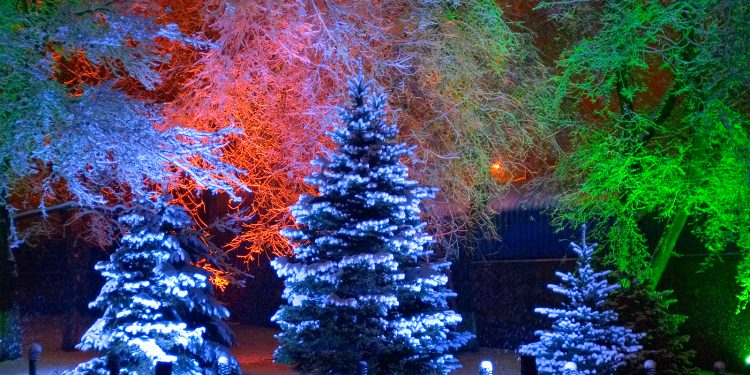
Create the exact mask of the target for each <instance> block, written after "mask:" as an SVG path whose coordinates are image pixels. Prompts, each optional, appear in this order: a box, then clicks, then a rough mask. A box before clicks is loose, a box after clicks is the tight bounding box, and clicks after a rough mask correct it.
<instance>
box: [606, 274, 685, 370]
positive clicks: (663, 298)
mask: <svg viewBox="0 0 750 375" xmlns="http://www.w3.org/2000/svg"><path fill="white" fill-rule="evenodd" d="M670 294H671V291H662V292H657V291H653V290H651V289H650V288H649V287H648V286H647V285H646V284H643V283H641V282H639V281H638V280H637V279H635V278H630V284H629V286H628V287H625V288H621V289H619V290H617V291H615V293H614V294H613V295H612V296H611V298H610V300H609V301H608V302H607V307H609V308H612V309H614V310H615V311H616V312H617V314H618V316H619V322H620V324H622V325H623V326H625V327H627V328H630V329H632V330H633V331H635V332H642V333H643V334H644V335H645V336H644V337H643V338H642V339H641V340H640V343H641V345H643V350H641V351H640V352H638V355H637V356H635V357H634V358H633V359H632V360H629V361H628V362H627V364H626V365H625V366H623V367H621V368H620V369H619V371H618V374H621V375H630V374H642V373H643V363H644V362H645V361H646V360H647V359H651V360H654V361H656V364H657V366H658V372H659V374H663V375H692V374H696V373H697V371H698V369H697V368H696V367H695V366H693V364H692V361H693V357H694V356H695V351H694V350H689V349H688V348H686V346H687V343H688V340H689V339H690V336H688V335H683V334H681V333H680V325H682V323H684V322H685V320H686V319H687V317H686V316H685V315H679V314H672V313H670V312H669V306H670V305H671V304H672V303H674V302H675V300H674V299H673V298H670V297H669V296H670Z"/></svg>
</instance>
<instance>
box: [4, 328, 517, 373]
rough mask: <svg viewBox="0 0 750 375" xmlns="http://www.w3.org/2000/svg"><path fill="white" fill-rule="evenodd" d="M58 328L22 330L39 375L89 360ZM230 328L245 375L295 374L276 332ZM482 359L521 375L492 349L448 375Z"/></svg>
mask: <svg viewBox="0 0 750 375" xmlns="http://www.w3.org/2000/svg"><path fill="white" fill-rule="evenodd" d="M61 327H62V324H61V318H60V317H49V316H42V317H39V318H34V319H31V320H30V321H29V324H27V326H26V327H24V329H25V332H24V348H28V346H29V344H31V343H32V342H37V343H39V344H41V345H42V348H43V349H42V357H41V359H40V360H39V364H38V367H37V374H38V375H56V374H60V373H61V372H62V371H63V370H69V369H72V368H73V367H75V365H76V364H78V363H80V362H83V361H86V360H88V359H90V358H91V357H92V355H90V354H88V353H82V352H72V353H66V352H63V351H61V350H59V349H58V348H59V347H60V338H61ZM232 328H233V329H234V332H235V335H236V338H237V346H236V347H235V348H233V350H232V352H233V353H234V355H235V356H236V357H237V359H238V360H239V361H240V364H241V366H242V369H243V371H244V372H245V373H246V374H250V375H271V374H278V375H293V374H294V372H292V371H290V370H289V369H288V368H287V367H286V366H282V365H278V364H274V363H273V362H272V353H273V350H274V349H275V348H276V340H275V339H274V337H273V335H274V333H275V332H276V331H275V330H274V329H272V328H264V327H255V326H244V325H236V326H233V327H232ZM483 359H489V360H491V361H492V362H493V363H494V364H495V374H496V375H516V374H520V371H521V370H520V365H519V363H518V362H516V355H515V354H513V353H506V352H504V351H501V350H495V349H481V350H480V351H479V352H477V353H465V354H462V355H459V360H460V361H461V364H462V365H463V366H464V367H463V368H462V369H460V370H457V371H454V372H453V373H451V374H452V375H469V374H471V375H476V374H477V373H478V372H479V371H478V368H479V362H480V361H481V360H483ZM27 361H28V359H27V358H25V357H24V358H23V359H21V360H18V361H8V362H0V375H26V374H28V362H27Z"/></svg>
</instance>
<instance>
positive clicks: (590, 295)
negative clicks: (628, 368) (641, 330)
mask: <svg viewBox="0 0 750 375" xmlns="http://www.w3.org/2000/svg"><path fill="white" fill-rule="evenodd" d="M582 241H583V243H582V245H581V246H579V245H578V244H575V243H571V247H572V248H573V251H574V252H575V253H576V254H577V255H578V257H579V258H578V262H577V264H578V269H577V271H576V272H575V273H562V272H557V273H556V275H557V277H559V278H560V280H561V281H562V283H561V284H560V285H549V286H548V287H549V289H550V290H552V291H553V292H555V293H557V294H560V295H562V296H563V297H565V298H566V299H567V302H565V303H563V306H562V308H557V309H554V308H537V309H536V310H535V311H536V312H537V313H539V314H543V315H546V316H547V317H549V318H550V319H553V320H554V322H553V323H552V329H551V330H548V331H537V332H536V335H537V336H539V341H538V342H534V343H531V344H528V345H524V346H522V347H521V348H520V349H519V352H520V353H521V354H525V355H532V356H535V357H536V359H537V366H538V367H539V373H540V374H550V375H552V374H563V373H565V372H564V366H565V364H566V363H567V362H573V363H575V364H576V365H577V368H578V373H580V374H586V375H614V374H616V373H617V369H618V368H619V367H622V366H624V365H625V364H626V361H627V360H628V359H630V358H632V357H634V356H635V355H636V353H637V352H638V351H639V350H641V345H639V344H638V340H640V339H641V338H642V337H643V335H642V334H637V333H634V332H633V331H632V330H631V329H629V328H625V327H622V326H618V325H617V318H618V317H617V313H616V312H615V311H614V310H612V309H609V308H607V307H606V306H605V303H606V302H607V299H608V297H609V296H610V295H611V294H612V292H614V291H615V290H617V289H618V288H620V285H619V284H609V282H607V275H608V274H609V273H610V272H609V271H604V272H594V269H593V267H592V266H591V258H592V256H593V254H594V248H595V247H596V244H594V245H588V244H586V233H585V227H584V232H583V239H582Z"/></svg>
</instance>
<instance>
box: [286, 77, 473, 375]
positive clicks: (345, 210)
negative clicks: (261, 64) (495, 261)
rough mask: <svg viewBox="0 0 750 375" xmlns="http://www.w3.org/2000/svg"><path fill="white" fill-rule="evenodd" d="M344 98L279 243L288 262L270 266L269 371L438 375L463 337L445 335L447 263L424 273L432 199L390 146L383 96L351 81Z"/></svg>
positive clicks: (397, 147) (451, 322)
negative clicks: (279, 295)
mask: <svg viewBox="0 0 750 375" xmlns="http://www.w3.org/2000/svg"><path fill="white" fill-rule="evenodd" d="M349 97H350V98H351V106H350V107H349V108H346V109H343V110H342V111H341V114H340V119H341V121H342V123H343V126H341V127H339V128H338V129H336V130H335V131H334V132H333V134H332V136H333V139H334V141H335V142H336V143H337V144H338V146H337V148H336V150H335V152H334V153H333V154H332V155H330V156H329V157H328V158H326V159H321V160H318V161H316V162H315V166H316V167H319V168H320V170H319V171H318V172H316V173H313V174H312V175H311V176H309V177H308V178H307V179H306V181H307V182H308V183H309V184H311V185H312V186H314V187H316V188H317V190H318V194H314V195H303V196H301V197H300V199H299V202H298V203H297V204H296V205H294V206H293V207H292V213H293V215H294V217H295V219H296V222H297V224H298V226H299V227H298V228H289V229H285V230H284V232H283V234H284V235H285V236H286V237H287V238H289V239H290V242H291V243H292V245H293V246H294V258H293V259H291V260H290V259H286V258H279V259H277V260H275V261H274V262H273V266H274V268H275V269H276V271H277V273H278V275H279V276H280V277H281V278H283V279H284V283H285V289H284V292H283V298H284V299H285V301H286V304H283V305H282V307H281V308H280V309H279V311H278V312H277V313H276V315H275V316H274V317H273V320H274V321H275V322H277V323H278V324H279V325H280V326H281V330H282V331H281V333H280V334H279V335H278V336H277V338H278V340H279V342H280V346H279V348H278V349H277V351H276V353H275V360H276V361H278V362H282V363H287V364H289V365H290V366H291V367H292V368H294V369H295V370H299V371H302V372H304V373H313V374H331V375H333V374H335V375H347V374H355V373H356V372H357V364H358V363H359V362H360V361H366V362H367V363H368V365H369V370H370V373H371V374H388V375H394V374H410V375H418V374H440V373H447V372H448V371H450V370H451V369H453V368H455V367H457V365H458V364H457V361H456V360H455V358H454V357H453V356H452V355H451V354H449V353H450V351H451V350H453V349H455V348H457V347H459V346H461V345H463V344H464V343H465V342H466V341H467V340H468V338H469V335H468V334H464V333H457V332H453V331H452V330H451V328H453V327H454V326H455V325H456V324H457V323H459V322H460V320H461V317H460V315H458V314H456V313H455V312H453V311H452V310H450V308H449V307H448V305H447V302H446V300H447V298H448V297H452V296H453V295H454V293H453V292H451V291H450V290H448V289H447V288H446V283H447V276H446V275H445V270H446V268H447V267H448V265H449V264H448V263H446V262H438V263H429V262H426V260H427V258H428V257H429V256H430V255H431V253H432V252H431V250H430V249H429V248H428V245H429V244H430V243H431V241H432V239H431V237H430V236H429V235H428V234H426V233H425V231H424V229H425V223H424V222H423V221H422V220H421V218H420V203H421V201H422V200H423V199H426V198H430V197H432V195H433V194H434V192H433V190H432V189H427V188H423V187H420V186H418V184H417V182H416V181H413V180H410V179H409V178H408V175H407V167H406V166H405V165H404V164H403V163H402V162H401V159H402V158H404V157H408V156H410V155H411V153H412V151H413V149H412V148H410V147H408V146H407V145H405V144H403V143H396V142H395V137H396V134H397V128H396V126H395V125H394V124H389V123H387V122H386V120H385V116H386V112H385V110H386V97H385V95H382V94H376V93H372V92H371V89H370V83H369V82H367V81H365V79H364V78H363V77H361V76H359V77H356V78H354V79H353V80H352V81H350V83H349Z"/></svg>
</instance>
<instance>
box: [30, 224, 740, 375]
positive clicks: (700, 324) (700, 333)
mask: <svg viewBox="0 0 750 375" xmlns="http://www.w3.org/2000/svg"><path fill="white" fill-rule="evenodd" d="M496 220H497V224H498V226H499V228H500V234H501V236H502V239H503V240H502V241H496V240H482V241H480V242H479V243H478V244H477V251H475V252H474V254H473V259H472V260H471V262H472V264H471V268H470V272H471V287H472V294H473V295H472V296H471V311H472V313H473V314H474V319H475V322H476V331H477V340H478V343H479V345H481V346H487V347H497V348H503V349H508V350H515V349H516V348H518V346H519V345H520V344H522V343H527V342H530V341H532V340H534V338H535V336H534V331H535V330H537V329H540V328H544V327H546V326H548V324H549V323H548V321H547V319H546V318H545V317H543V316H541V315H538V314H535V313H534V312H533V310H534V308H535V307H540V306H555V305H556V304H557V303H559V301H560V299H559V297H557V296H556V295H554V294H552V293H551V292H550V291H549V290H547V287H546V286H547V284H549V283H553V282H556V279H555V277H554V273H555V271H568V270H570V269H572V267H573V266H574V265H575V259H574V258H571V257H572V256H573V253H572V252H571V251H570V250H569V244H570V241H571V239H572V240H575V241H578V240H579V238H580V234H579V233H575V232H573V233H571V232H562V233H556V232H555V231H554V228H552V227H551V226H550V224H549V220H548V217H547V216H546V215H545V214H544V213H543V210H541V209H531V210H525V209H518V210H514V211H507V212H504V213H502V214H500V215H498V216H497V217H496ZM647 226H648V227H647V230H646V232H647V233H649V236H650V238H655V235H656V234H658V233H659V231H660V230H661V227H660V224H659V223H657V222H653V223H649V224H647ZM688 230H689V229H688ZM676 249H677V251H678V252H679V253H680V254H682V256H680V257H673V258H672V259H671V260H670V263H669V267H668V268H667V271H666V273H665V275H664V278H663V279H662V282H661V284H660V289H672V290H674V294H673V296H674V297H675V298H676V299H677V300H678V302H676V303H675V304H674V305H673V307H672V311H674V312H678V313H681V314H684V315H687V316H688V320H687V322H686V323H685V324H684V325H683V331H684V332H685V333H687V334H689V335H690V337H691V339H690V346H691V347H692V348H694V349H695V350H696V352H697V356H696V360H695V362H696V365H698V366H699V367H701V368H704V369H710V368H711V366H712V364H713V362H714V361H717V360H723V361H725V362H726V363H727V365H728V367H729V369H730V370H731V371H734V372H743V373H746V372H747V373H750V371H748V370H749V369H748V368H747V366H745V364H744V359H745V357H746V356H748V355H750V312H748V311H742V312H740V313H739V314H737V313H736V310H737V304H738V301H737V298H736V295H737V294H738V293H739V288H738V287H737V285H736V283H735V275H736V271H737V262H738V260H739V257H738V256H736V255H734V254H733V253H732V252H733V251H734V250H733V249H728V250H727V254H726V255H725V256H723V257H722V259H717V260H712V261H710V262H709V261H707V258H706V253H705V250H703V249H702V247H701V246H700V245H699V244H698V242H697V241H696V240H695V239H694V238H692V237H691V236H690V235H689V233H687V231H686V234H685V235H683V236H682V238H681V240H680V242H678V244H677V248H676ZM17 257H18V262H19V269H20V273H21V275H20V276H21V280H20V281H21V283H20V286H21V295H22V311H23V314H24V316H26V317H29V316H32V315H36V314H67V315H70V316H71V318H70V320H71V321H74V322H76V326H74V327H73V329H75V330H77V331H80V333H82V332H83V330H85V329H86V327H87V326H88V324H90V322H92V321H93V319H95V318H96V316H97V312H95V311H90V310H88V308H87V304H88V302H90V301H92V300H93V299H94V298H95V297H96V295H97V294H98V293H99V288H100V287H101V285H102V282H103V279H102V278H101V277H100V276H99V274H98V273H97V272H96V271H94V264H95V263H96V262H97V261H99V260H103V259H106V257H108V254H107V252H106V251H104V250H101V249H93V248H92V249H79V250H77V252H75V253H71V252H70V251H69V250H68V245H66V242H64V241H48V242H47V243H45V244H44V245H40V246H36V247H34V248H28V247H26V248H21V249H19V250H18V252H17ZM249 267H250V274H251V275H252V276H253V277H252V278H250V279H248V280H247V286H246V287H245V288H238V287H230V288H229V289H227V291H226V292H224V293H221V294H220V298H221V299H222V300H223V301H224V302H225V303H227V305H228V306H229V308H230V310H231V312H232V320H233V321H234V322H237V323H243V324H256V325H266V326H272V323H271V322H270V318H271V316H272V315H273V313H274V312H275V311H276V309H277V308H278V305H279V303H280V300H281V299H280V295H281V290H282V284H281V281H280V280H279V279H278V278H277V277H276V275H275V273H274V271H273V270H272V269H271V267H270V265H269V260H268V259H260V260H259V261H257V262H256V263H253V264H250V265H249ZM71 297H72V298H71ZM79 335H80V334H79Z"/></svg>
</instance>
